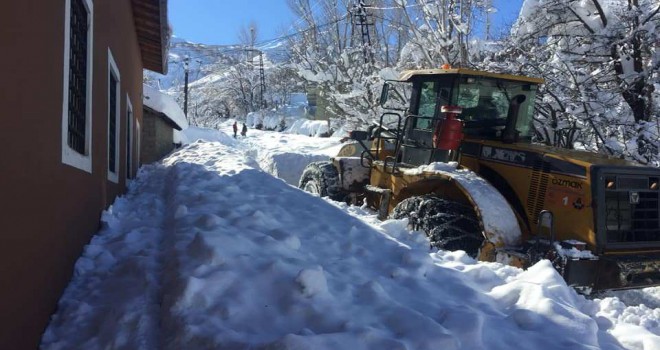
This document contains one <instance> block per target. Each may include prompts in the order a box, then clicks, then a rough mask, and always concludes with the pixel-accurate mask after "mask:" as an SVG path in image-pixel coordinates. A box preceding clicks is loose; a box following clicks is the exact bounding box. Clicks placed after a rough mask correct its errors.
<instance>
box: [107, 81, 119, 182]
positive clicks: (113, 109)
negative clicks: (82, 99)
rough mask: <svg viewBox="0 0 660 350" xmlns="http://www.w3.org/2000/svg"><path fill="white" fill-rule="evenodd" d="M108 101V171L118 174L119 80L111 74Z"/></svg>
mask: <svg viewBox="0 0 660 350" xmlns="http://www.w3.org/2000/svg"><path fill="white" fill-rule="evenodd" d="M109 94H110V96H109V101H108V108H109V111H108V153H109V154H108V170H109V171H110V172H113V173H116V172H117V168H116V158H117V78H115V75H114V74H112V72H110V91H109Z"/></svg>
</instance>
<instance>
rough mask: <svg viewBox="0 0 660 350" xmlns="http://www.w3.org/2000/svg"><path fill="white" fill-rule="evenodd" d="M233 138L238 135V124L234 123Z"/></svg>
mask: <svg viewBox="0 0 660 350" xmlns="http://www.w3.org/2000/svg"><path fill="white" fill-rule="evenodd" d="M233 126H234V138H236V133H238V123H237V122H236V121H234V125H233Z"/></svg>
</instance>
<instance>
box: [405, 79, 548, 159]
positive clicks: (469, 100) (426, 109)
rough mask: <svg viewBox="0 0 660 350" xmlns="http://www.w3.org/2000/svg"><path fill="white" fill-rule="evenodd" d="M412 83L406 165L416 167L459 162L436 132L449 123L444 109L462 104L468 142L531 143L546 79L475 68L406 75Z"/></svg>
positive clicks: (406, 142)
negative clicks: (437, 143)
mask: <svg viewBox="0 0 660 350" xmlns="http://www.w3.org/2000/svg"><path fill="white" fill-rule="evenodd" d="M403 78H404V79H402V80H405V81H407V82H409V83H412V92H411V96H410V106H409V109H408V112H409V114H408V116H407V118H406V122H405V123H404V127H403V137H402V140H401V157H400V159H399V161H400V162H403V163H406V164H410V165H421V164H428V163H431V162H446V161H451V160H455V158H456V156H457V154H458V153H457V152H452V151H447V150H440V149H436V148H435V147H434V144H433V134H434V131H436V128H438V126H439V123H442V120H443V119H444V117H445V116H444V113H442V112H441V108H442V106H448V105H450V106H459V107H461V108H462V113H461V114H460V115H459V118H460V119H461V120H463V122H464V129H463V133H464V134H465V138H466V139H476V140H493V141H500V142H503V143H514V142H527V143H529V142H531V138H532V130H533V129H532V115H533V111H534V99H535V97H536V90H537V87H538V84H540V83H541V82H542V79H537V78H529V77H522V76H512V75H506V74H495V73H486V72H480V71H474V70H469V69H461V68H459V69H439V70H424V71H411V72H407V73H404V76H403Z"/></svg>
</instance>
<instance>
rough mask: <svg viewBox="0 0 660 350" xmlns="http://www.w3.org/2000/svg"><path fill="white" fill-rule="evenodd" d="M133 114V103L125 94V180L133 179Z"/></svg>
mask: <svg viewBox="0 0 660 350" xmlns="http://www.w3.org/2000/svg"><path fill="white" fill-rule="evenodd" d="M134 125H135V114H134V112H133V103H131V97H130V96H129V95H128V93H126V173H125V174H126V180H130V179H133V178H134V176H133V170H134V169H135V166H134V165H133V164H134V163H135V158H134V157H133V153H134V152H133V151H134V150H135V133H134Z"/></svg>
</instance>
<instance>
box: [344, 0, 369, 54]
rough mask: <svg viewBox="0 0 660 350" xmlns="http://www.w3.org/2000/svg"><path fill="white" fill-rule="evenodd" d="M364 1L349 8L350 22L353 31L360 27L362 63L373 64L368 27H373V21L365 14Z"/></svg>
mask: <svg viewBox="0 0 660 350" xmlns="http://www.w3.org/2000/svg"><path fill="white" fill-rule="evenodd" d="M368 6H369V5H367V4H365V2H364V0H358V1H357V4H354V5H353V7H352V8H351V11H350V12H351V22H352V24H353V30H354V31H355V26H360V35H361V36H362V52H363V55H364V63H373V62H374V56H373V52H372V51H371V34H370V30H369V27H370V26H373V25H374V22H373V19H371V18H370V16H369V14H368V13H367V7H368Z"/></svg>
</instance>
